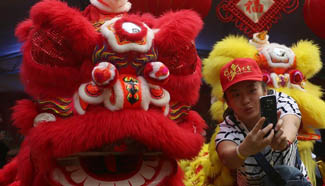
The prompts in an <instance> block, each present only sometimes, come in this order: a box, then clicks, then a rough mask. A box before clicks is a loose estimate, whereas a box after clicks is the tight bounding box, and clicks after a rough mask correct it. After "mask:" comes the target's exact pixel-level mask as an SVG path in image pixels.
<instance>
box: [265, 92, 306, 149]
mask: <svg viewBox="0 0 325 186" xmlns="http://www.w3.org/2000/svg"><path fill="white" fill-rule="evenodd" d="M278 108H282V110H281V109H280V111H278V112H279V113H278V114H279V118H280V119H279V120H278V123H277V124H276V127H275V131H276V133H275V136H274V139H273V141H272V143H271V147H272V149H274V150H284V149H286V148H287V147H288V145H290V143H293V142H294V141H295V139H296V137H297V133H298V130H299V128H300V123H301V119H300V116H301V113H300V110H299V107H298V105H297V103H296V102H295V101H294V99H293V98H291V97H290V96H287V95H286V94H284V93H281V94H279V102H278ZM284 110H285V112H284ZM281 114H282V115H281Z"/></svg>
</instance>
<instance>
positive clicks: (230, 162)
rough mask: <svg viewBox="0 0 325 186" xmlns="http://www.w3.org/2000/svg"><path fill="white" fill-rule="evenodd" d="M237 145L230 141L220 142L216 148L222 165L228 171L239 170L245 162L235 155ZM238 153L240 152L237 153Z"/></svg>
mask: <svg viewBox="0 0 325 186" xmlns="http://www.w3.org/2000/svg"><path fill="white" fill-rule="evenodd" d="M237 146H238V145H237V144H236V143H234V142H232V141H222V142H220V143H219V145H218V146H217V152H218V155H219V158H220V160H221V161H222V163H223V164H224V165H225V166H226V167H228V168H229V169H236V168H239V167H240V166H241V165H242V164H243V163H244V161H245V156H244V155H242V156H243V157H244V158H240V157H239V156H238V155H237V152H236V148H237ZM239 152H240V151H239Z"/></svg>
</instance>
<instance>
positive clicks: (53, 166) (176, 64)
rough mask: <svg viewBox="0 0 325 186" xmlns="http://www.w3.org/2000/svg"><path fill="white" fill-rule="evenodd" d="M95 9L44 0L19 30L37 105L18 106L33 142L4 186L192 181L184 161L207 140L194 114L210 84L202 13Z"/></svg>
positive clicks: (2, 176) (6, 173)
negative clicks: (198, 44) (201, 52)
mask: <svg viewBox="0 0 325 186" xmlns="http://www.w3.org/2000/svg"><path fill="white" fill-rule="evenodd" d="M94 2H95V1H94ZM96 2H97V1H96ZM99 2H101V1H99ZM95 5H97V4H96V3H95ZM90 6H91V7H88V8H87V9H86V10H85V11H84V12H80V11H78V10H76V9H73V8H70V7H68V6H67V5H66V4H65V3H62V2H60V1H57V0H44V1H41V2H39V3H37V4H36V5H34V6H33V7H32V9H31V11H30V18H29V19H27V20H26V21H24V22H22V23H20V24H19V25H18V27H17V30H16V35H17V36H18V38H19V39H20V40H21V41H22V42H23V43H24V45H23V48H22V50H23V63H22V66H21V77H22V81H23V83H24V86H25V89H26V92H27V93H28V94H30V95H31V96H32V97H33V100H27V99H26V100H21V101H19V102H17V104H16V106H15V107H14V113H13V119H14V125H15V126H16V127H18V128H19V129H20V131H21V133H22V134H23V135H24V136H25V139H24V141H23V143H22V145H21V148H20V152H19V154H18V155H17V156H16V157H15V158H14V159H13V160H12V161H11V162H10V163H9V164H7V165H6V166H5V167H4V168H3V169H2V170H0V185H1V186H4V185H10V186H48V185H51V186H52V185H55V186H75V185H78V186H99V185H100V186H104V185H105V186H125V185H127V186H164V185H168V186H181V185H184V184H183V180H182V179H183V172H182V170H181V169H180V168H179V166H178V164H177V160H179V159H190V158H192V157H194V156H196V155H197V154H198V152H199V151H200V149H201V146H202V144H203V141H204V139H203V137H202V135H201V133H203V130H204V128H205V123H204V121H203V119H202V118H201V117H200V116H199V115H198V113H196V112H195V111H192V110H191V109H190V108H191V106H192V105H193V104H195V103H196V101H197V99H198V96H199V88H200V82H201V61H200V59H199V57H198V55H197V53H196V49H195V45H194V39H195V37H196V36H197V34H198V32H199V31H200V29H201V27H202V21H201V19H200V17H199V16H198V15H197V14H196V13H194V12H193V11H190V10H183V11H178V12H169V13H166V14H164V15H163V16H161V17H159V18H154V17H153V16H150V15H149V14H145V15H139V14H136V15H131V14H127V13H122V14H119V12H113V14H109V15H108V14H105V12H104V13H103V10H100V8H99V9H96V6H95V7H94V6H93V5H90ZM117 8H119V7H117ZM122 10H124V11H128V10H127V8H126V9H122Z"/></svg>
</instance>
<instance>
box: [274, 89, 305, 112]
mask: <svg viewBox="0 0 325 186" xmlns="http://www.w3.org/2000/svg"><path fill="white" fill-rule="evenodd" d="M277 100H278V102H277V109H278V110H280V111H281V116H280V118H282V117H283V116H285V115H287V114H294V115H296V116H298V117H299V118H301V112H300V110H299V107H298V105H297V103H296V101H295V100H294V99H293V98H291V97H290V96H288V95H287V94H285V93H283V92H277Z"/></svg>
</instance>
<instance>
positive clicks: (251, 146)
mask: <svg viewBox="0 0 325 186" xmlns="http://www.w3.org/2000/svg"><path fill="white" fill-rule="evenodd" d="M264 121H265V118H264V117H262V118H261V119H259V120H258V122H257V123H256V124H255V126H254V128H253V129H252V130H251V131H250V132H249V133H248V134H247V136H246V138H245V139H244V141H243V142H242V143H241V144H240V145H239V147H238V148H239V149H238V150H239V152H240V154H242V155H244V156H246V157H248V156H250V155H254V154H256V153H258V152H260V151H262V150H263V149H264V148H265V147H266V146H268V145H270V144H271V142H272V140H273V137H274V130H273V129H272V127H273V124H269V125H268V126H266V127H265V128H263V129H262V125H263V123H264ZM268 133H269V135H268V136H265V135H266V134H268Z"/></svg>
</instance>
